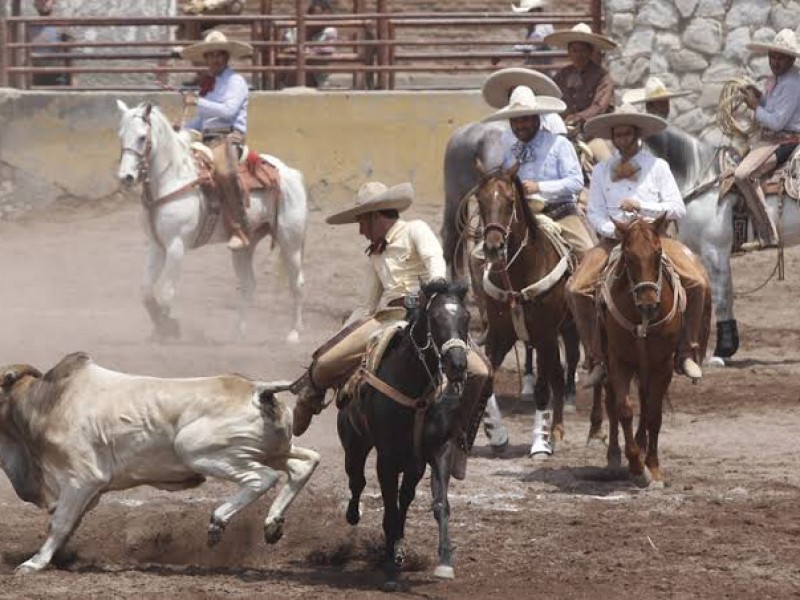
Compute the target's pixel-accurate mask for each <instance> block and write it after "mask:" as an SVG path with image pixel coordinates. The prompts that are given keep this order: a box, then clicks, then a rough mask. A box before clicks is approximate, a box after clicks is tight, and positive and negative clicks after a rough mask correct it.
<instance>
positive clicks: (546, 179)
mask: <svg viewBox="0 0 800 600" xmlns="http://www.w3.org/2000/svg"><path fill="white" fill-rule="evenodd" d="M501 141H502V144H503V146H504V147H505V148H506V149H507V150H506V152H505V156H504V158H503V166H504V167H506V168H508V167H510V166H512V165H513V164H514V163H515V162H519V164H520V166H519V171H518V172H517V175H518V176H519V178H520V179H521V180H522V181H535V182H537V183H538V184H539V195H540V196H541V197H542V198H544V200H545V201H546V202H552V203H560V202H575V197H576V195H577V194H578V193H579V192H580V191H581V189H582V188H583V172H582V171H581V164H580V162H579V161H578V155H577V154H576V153H575V149H574V148H573V147H572V144H571V143H570V141H569V140H568V139H567V138H565V137H563V136H560V135H555V134H554V133H552V132H550V131H548V130H546V129H543V128H540V129H539V131H538V132H537V133H536V135H535V136H534V137H533V139H532V140H531V141H530V142H528V143H527V144H523V143H522V142H520V141H519V140H518V139H517V138H516V136H515V135H514V133H513V132H511V131H508V132H506V133H504V134H503V138H502V140H501Z"/></svg>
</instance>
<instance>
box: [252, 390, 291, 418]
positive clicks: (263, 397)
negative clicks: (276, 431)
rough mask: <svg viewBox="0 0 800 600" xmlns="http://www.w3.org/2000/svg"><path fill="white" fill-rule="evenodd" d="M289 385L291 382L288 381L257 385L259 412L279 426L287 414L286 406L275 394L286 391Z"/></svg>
mask: <svg viewBox="0 0 800 600" xmlns="http://www.w3.org/2000/svg"><path fill="white" fill-rule="evenodd" d="M291 385H292V382H290V381H276V382H271V383H260V384H259V385H258V403H259V406H260V408H261V412H262V414H264V415H265V416H266V417H267V418H268V419H269V420H270V421H272V422H273V423H275V424H276V425H277V424H280V423H281V422H282V421H283V420H284V417H285V416H286V415H287V414H288V413H289V410H288V408H287V407H286V404H285V403H284V402H283V401H282V400H281V399H280V398H278V397H277V396H276V394H277V393H278V392H283V391H286V390H288V389H289V387H291Z"/></svg>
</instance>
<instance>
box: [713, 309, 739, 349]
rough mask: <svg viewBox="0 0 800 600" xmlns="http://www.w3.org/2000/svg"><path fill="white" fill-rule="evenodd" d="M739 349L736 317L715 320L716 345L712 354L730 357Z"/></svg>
mask: <svg viewBox="0 0 800 600" xmlns="http://www.w3.org/2000/svg"><path fill="white" fill-rule="evenodd" d="M738 349H739V328H738V327H737V325H736V319H730V320H729V321H717V345H716V347H715V348H714V356H719V357H721V358H730V357H731V356H733V355H734V354H736V351H737V350H738Z"/></svg>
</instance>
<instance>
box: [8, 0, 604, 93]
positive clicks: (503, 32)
mask: <svg viewBox="0 0 800 600" xmlns="http://www.w3.org/2000/svg"><path fill="white" fill-rule="evenodd" d="M587 9H588V10H587V12H583V13H525V14H521V15H520V14H509V13H490V12H481V13H474V12H473V13H465V12H450V13H445V12H432V13H421V12H419V13H395V12H391V13H390V12H384V11H382V10H381V2H380V1H379V5H378V11H377V12H372V13H354V14H328V15H306V14H305V13H304V12H303V11H302V10H300V2H299V1H298V11H297V13H296V14H295V15H269V14H261V15H224V16H211V15H202V16H182V17H115V18H104V17H83V18H46V19H42V18H39V17H9V18H5V19H2V20H0V85H2V86H8V87H15V88H19V89H36V88H39V89H41V88H48V87H51V86H46V85H35V84H34V76H36V75H38V74H67V75H68V76H69V77H68V78H69V79H70V80H71V84H70V88H71V89H74V90H90V89H114V90H123V89H130V90H147V89H159V88H160V87H162V86H163V85H164V84H165V83H167V81H168V80H169V79H170V76H172V74H181V73H183V74H186V73H196V72H197V71H198V67H197V66H196V65H192V64H191V63H189V62H188V61H184V60H182V59H180V57H179V55H178V50H179V49H180V47H182V46H184V45H186V44H188V43H192V42H191V41H182V40H175V39H172V38H173V37H174V36H172V35H164V36H163V39H152V36H150V38H151V39H147V40H142V41H129V40H125V41H123V40H120V39H118V38H116V39H115V37H114V35H113V28H115V27H116V28H119V27H126V28H131V27H134V28H150V30H157V31H167V32H168V31H171V30H172V28H175V27H177V26H183V27H187V26H192V25H193V26H194V27H195V28H197V27H198V26H199V24H200V23H202V24H203V25H204V26H219V27H221V28H222V29H224V30H225V31H226V33H229V35H230V36H231V37H234V38H235V39H238V40H240V41H246V42H248V43H250V44H251V45H252V46H253V47H254V50H255V52H254V53H253V56H252V57H251V58H249V59H246V60H245V61H237V63H236V65H235V68H236V70H237V71H239V72H241V73H246V74H249V75H248V76H249V77H250V80H251V85H252V87H253V88H254V89H278V88H280V87H286V86H288V85H296V84H300V85H303V84H309V80H310V79H311V77H313V76H317V75H319V74H338V75H339V76H340V77H339V79H340V80H341V79H342V78H341V74H346V75H349V76H350V77H349V78H345V81H347V82H348V85H347V86H346V87H349V88H353V89H383V90H386V89H395V88H396V87H397V81H398V76H400V75H410V74H417V75H420V74H427V75H436V74H439V75H453V76H456V75H458V74H469V73H472V74H476V73H482V72H490V71H492V70H494V69H496V68H497V67H498V66H511V65H519V64H522V63H523V61H527V62H529V63H531V62H533V63H536V62H537V61H540V62H541V64H544V65H548V66H547V68H548V69H554V68H557V67H558V66H560V65H561V64H564V56H565V54H564V53H563V52H559V51H545V52H541V51H533V52H525V51H521V50H519V49H514V46H515V45H525V44H526V43H527V42H526V40H525V39H524V37H525V36H524V29H526V28H527V27H528V26H529V25H535V24H539V23H552V24H553V25H554V27H555V28H556V29H561V28H569V27H571V26H572V25H574V24H575V23H578V22H587V23H590V24H591V25H592V27H593V29H594V30H595V31H600V30H601V28H602V15H601V2H600V0H590V1H589V2H587ZM43 24H46V25H50V26H53V27H57V28H65V29H68V30H71V31H79V30H80V29H81V28H93V29H95V30H96V29H103V30H105V29H106V28H108V29H109V31H108V33H107V34H106V35H104V36H102V37H103V38H104V39H103V40H98V39H93V40H89V39H81V38H80V36H74V37H73V38H71V39H67V40H65V41H60V42H58V43H55V44H46V45H45V44H42V43H34V42H32V41H30V36H29V33H30V31H31V28H32V27H37V26H41V25H43ZM322 26H332V27H336V28H337V30H338V31H339V34H340V35H339V38H338V39H337V40H336V41H324V42H314V41H308V40H307V39H306V37H307V35H306V33H307V31H308V29H311V28H319V27H322ZM157 28H158V29H157ZM291 30H294V31H296V35H294V36H293V37H294V39H293V40H292V41H289V39H287V38H288V37H289V36H287V35H286V32H288V31H291ZM143 37H147V36H143ZM322 47H324V48H326V49H327V51H328V52H329V53H327V54H324V55H321V54H318V53H315V50H316V49H319V48H322ZM88 74H103V75H105V77H104V78H103V83H102V84H96V83H95V84H86V83H82V79H86V78H87V77H86V76H87V75H88ZM131 74H139V75H138V78H139V81H136V82H135V83H133V84H130V83H125V82H124V80H125V77H124V76H125V75H131ZM115 77H116V78H118V79H115ZM310 85H314V84H313V82H311V83H310ZM455 87H458V84H457V80H456V85H455Z"/></svg>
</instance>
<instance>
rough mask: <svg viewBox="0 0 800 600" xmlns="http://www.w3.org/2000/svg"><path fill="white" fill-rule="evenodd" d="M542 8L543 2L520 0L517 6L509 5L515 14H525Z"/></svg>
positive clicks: (540, 0)
mask: <svg viewBox="0 0 800 600" xmlns="http://www.w3.org/2000/svg"><path fill="white" fill-rule="evenodd" d="M543 6H544V0H520V3H519V6H516V5H514V4H512V5H511V10H513V11H514V12H515V13H526V12H530V11H532V10H536V9H537V8H542V7H543Z"/></svg>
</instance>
